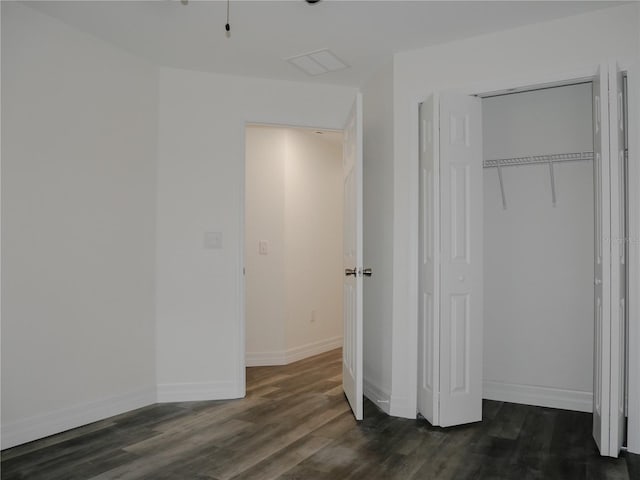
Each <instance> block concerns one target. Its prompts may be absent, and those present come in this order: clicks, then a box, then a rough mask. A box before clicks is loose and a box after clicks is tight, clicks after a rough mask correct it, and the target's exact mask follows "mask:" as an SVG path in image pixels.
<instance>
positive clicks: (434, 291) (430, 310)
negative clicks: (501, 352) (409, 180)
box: [418, 96, 440, 425]
mask: <svg viewBox="0 0 640 480" xmlns="http://www.w3.org/2000/svg"><path fill="white" fill-rule="evenodd" d="M439 130H440V129H439V126H438V100H437V98H435V97H434V96H431V97H429V99H428V100H427V101H426V102H424V103H423V104H421V105H420V206H419V212H420V219H419V224H420V225H419V230H420V233H419V242H420V247H419V248H420V252H419V256H420V266H419V279H418V283H419V289H420V290H419V291H420V304H419V319H418V339H419V340H418V412H420V414H421V415H422V416H423V417H424V418H426V419H427V420H428V421H429V423H431V425H440V418H439V411H438V407H439V402H438V395H439V386H440V381H439V376H440V371H439V361H440V358H439V351H440V348H439V347H440V322H439V321H438V320H439V318H440V302H439V300H438V299H439V298H440V297H439V295H440V288H439V287H440V282H439V276H440V236H439V224H440V221H439V215H440V189H439V185H440V182H439V175H440V168H439V158H440V157H439V154H438V143H439V142H438V140H439V138H438V135H439Z"/></svg>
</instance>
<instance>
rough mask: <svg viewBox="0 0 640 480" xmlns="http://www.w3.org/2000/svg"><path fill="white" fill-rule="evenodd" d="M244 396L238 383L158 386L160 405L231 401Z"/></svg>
mask: <svg viewBox="0 0 640 480" xmlns="http://www.w3.org/2000/svg"><path fill="white" fill-rule="evenodd" d="M243 396H244V395H242V394H241V393H240V389H239V388H238V385H237V383H236V382H199V383H164V384H158V389H157V399H158V403H169V402H196V401H202V400H230V399H233V398H241V397H243Z"/></svg>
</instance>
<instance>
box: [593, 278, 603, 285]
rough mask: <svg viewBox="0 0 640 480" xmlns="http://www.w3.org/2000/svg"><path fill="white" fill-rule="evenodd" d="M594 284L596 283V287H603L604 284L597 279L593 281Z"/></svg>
mask: <svg viewBox="0 0 640 480" xmlns="http://www.w3.org/2000/svg"><path fill="white" fill-rule="evenodd" d="M593 283H594V285H601V284H602V280H600V279H599V278H596V279H595V280H594V281H593Z"/></svg>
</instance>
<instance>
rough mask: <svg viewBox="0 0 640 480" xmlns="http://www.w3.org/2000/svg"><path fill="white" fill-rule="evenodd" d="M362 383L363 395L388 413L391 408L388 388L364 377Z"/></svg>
mask: <svg viewBox="0 0 640 480" xmlns="http://www.w3.org/2000/svg"><path fill="white" fill-rule="evenodd" d="M362 383H363V393H364V396H365V397H367V398H368V399H369V400H371V402H373V404H374V405H376V406H377V407H378V408H379V409H380V410H382V411H383V412H384V413H386V414H387V415H389V412H390V409H391V394H390V393H389V391H388V389H386V388H383V387H382V386H380V385H378V384H376V383H374V382H372V381H370V380H368V379H366V378H364V379H363V380H362Z"/></svg>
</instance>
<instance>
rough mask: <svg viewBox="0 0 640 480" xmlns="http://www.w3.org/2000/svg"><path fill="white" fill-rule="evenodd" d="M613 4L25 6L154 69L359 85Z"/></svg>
mask: <svg viewBox="0 0 640 480" xmlns="http://www.w3.org/2000/svg"><path fill="white" fill-rule="evenodd" d="M616 4H617V2H611V1H595V2H594V1H542V2H541V1H533V2H532V1H510V2H506V1H497V2H485V1H470V2H466V1H465V2H463V1H448V2H431V1H401V0H395V1H364V0H361V1H345V0H322V1H320V3H317V4H315V5H310V4H307V3H306V2H305V1H304V0H288V1H271V0H262V1H241V0H233V1H232V2H231V22H230V23H231V35H230V36H228V37H227V35H226V34H225V29H224V25H225V23H226V1H195V0H190V1H189V4H188V5H183V4H182V3H181V2H180V1H175V0H159V1H64V2H63V1H41V2H29V5H30V6H32V7H34V8H36V9H38V10H40V11H42V12H45V13H47V14H49V15H51V16H53V17H56V18H58V19H60V20H61V21H63V22H65V23H67V24H69V25H71V26H73V27H75V28H77V29H79V30H82V31H84V32H87V33H90V34H93V35H95V36H97V37H99V38H102V39H103V40H106V41H107V42H110V43H112V44H115V45H117V46H119V47H121V48H123V49H125V50H128V51H130V52H132V53H134V54H136V55H138V56H140V57H143V58H146V59H148V60H150V61H151V62H153V63H154V64H157V65H161V66H169V67H176V68H184V69H190V70H200V71H207V72H217V73H227V74H237V75H249V76H257V77H265V78H275V79H283V80H293V81H308V82H319V83H329V84H338V85H351V86H359V85H361V84H362V83H363V82H364V81H365V80H366V79H367V78H368V77H369V76H370V75H371V74H372V73H374V72H375V70H376V69H377V68H380V66H381V65H383V64H384V63H385V62H388V61H390V59H391V55H392V54H393V53H395V52H398V51H403V50H411V49H416V48H421V47H425V46H429V45H434V44H438V43H444V42H448V41H451V40H455V39H461V38H467V37H472V36H475V35H480V34H483V33H489V32H493V31H499V30H506V29H509V28H514V27H517V26H521V25H526V24H533V23H539V22H544V21H547V20H550V19H553V18H560V17H566V16H570V15H576V14H580V13H583V12H587V11H590V10H596V9H601V8H606V7H611V6H615V5H616ZM323 48H329V49H330V50H332V51H333V52H334V53H335V54H336V55H337V56H338V57H339V58H340V59H342V60H343V61H345V62H346V63H348V64H349V65H350V68H347V69H345V70H341V71H338V72H330V73H327V74H323V75H318V76H316V77H309V76H307V75H305V74H304V73H303V72H301V71H299V70H298V69H297V68H295V67H294V66H293V65H291V64H289V63H287V62H286V61H284V60H283V59H285V58H288V57H292V56H295V55H299V54H303V53H307V52H311V51H314V50H319V49H323Z"/></svg>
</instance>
